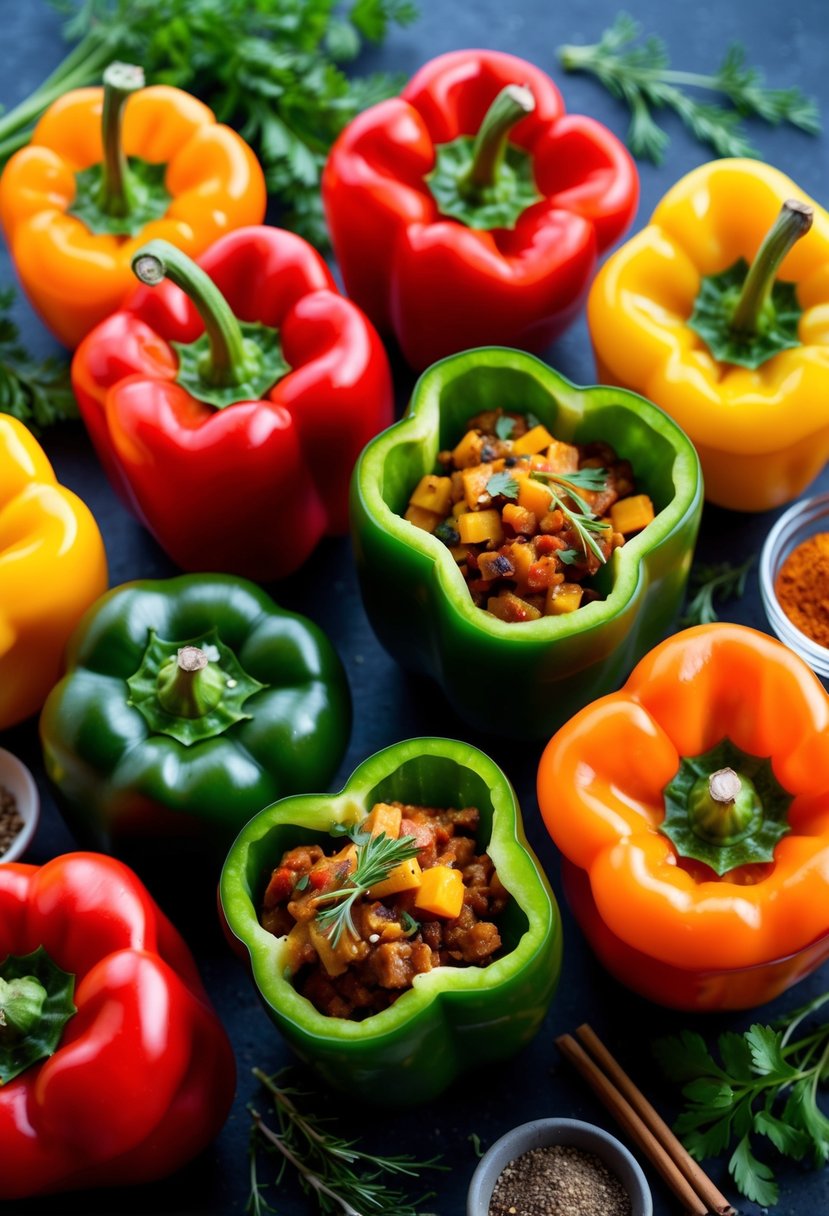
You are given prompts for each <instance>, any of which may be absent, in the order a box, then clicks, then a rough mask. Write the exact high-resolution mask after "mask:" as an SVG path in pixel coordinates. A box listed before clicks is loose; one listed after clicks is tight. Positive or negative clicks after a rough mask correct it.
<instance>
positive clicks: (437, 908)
mask: <svg viewBox="0 0 829 1216" xmlns="http://www.w3.org/2000/svg"><path fill="white" fill-rule="evenodd" d="M462 907H463V875H462V874H461V872H460V870H453V869H452V867H451V866H432V867H431V869H429V870H424V871H423V877H422V879H421V881H420V888H419V890H418V892H417V895H416V896H415V908H416V909H417V910H418V911H419V912H430V913H431V914H432V916H445V917H446V918H447V920H454V919H455V917H456V916H460V914H461V908H462Z"/></svg>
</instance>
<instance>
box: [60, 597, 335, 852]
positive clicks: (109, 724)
mask: <svg viewBox="0 0 829 1216" xmlns="http://www.w3.org/2000/svg"><path fill="white" fill-rule="evenodd" d="M67 668H68V670H67V674H66V676H65V677H64V678H63V679H62V680H61V681H60V683H59V684H58V685H57V686H56V687H55V688H54V689H53V690H52V692H51V694H50V696H49V698H48V700H47V702H46V705H45V706H44V709H43V714H42V716H41V720H40V732H41V740H42V744H43V753H44V759H45V764H46V771H47V774H48V776H49V777H50V779H51V780H52V781H53V782H54V784H55V786H56V789H57V794H58V801H59V804H60V806H61V809H62V810H63V811H64V813H65V815H66V818H67V820H68V822H69V825H70V827H71V828H72V830H73V831H74V833H75V835H76V836H77V838H78V839H79V840H81V841H83V842H84V844H85V845H88V846H90V847H95V848H97V849H101V850H104V851H108V852H115V853H119V852H121V851H123V850H124V849H126V850H127V851H128V852H129V851H131V850H132V849H133V848H134V847H136V846H139V845H140V843H141V842H142V841H145V842H150V843H152V842H153V841H155V842H156V846H155V847H157V841H158V839H159V838H161V839H169V840H172V839H174V838H177V837H178V838H183V839H184V840H185V841H189V840H191V839H197V838H204V839H206V840H207V841H208V842H209V844H210V845H214V846H218V847H220V848H221V850H222V852H224V850H225V849H226V848H227V847H228V845H229V844H230V842H231V841H232V840H233V838H234V836H235V835H236V833H237V832H238V831H239V829H240V828H241V827H242V826H243V825H244V824H245V823H247V821H248V819H250V817H251V815H253V814H254V813H255V812H256V811H258V810H260V809H261V808H262V807H263V806H266V805H267V804H268V803H269V802H272V801H273V799H274V798H280V797H282V796H284V795H285V794H289V793H296V792H297V791H299V790H307V789H309V788H313V787H314V786H316V785H317V783H318V782H319V781H321V780H327V779H329V778H330V777H331V775H332V774H333V773H334V771H335V770H336V768H337V765H338V764H339V762H340V760H341V759H342V756H343V753H344V751H345V748H346V745H347V742H348V737H349V732H350V725H351V705H350V697H349V692H348V685H347V682H346V678H345V673H344V671H343V668H342V665H341V663H340V660H339V658H338V656H337V654H336V652H335V651H334V648H333V647H332V645H331V643H330V642H329V641H328V639H327V638H326V637H325V635H324V634H323V633H322V632H321V631H320V630H319V629H318V628H317V627H316V625H314V624H312V622H311V621H308V620H306V619H305V618H304V617H301V616H297V615H295V614H294V613H291V612H286V611H284V610H283V609H281V608H279V607H277V605H276V604H275V603H274V602H273V600H272V599H271V598H270V597H269V596H268V595H266V594H265V592H264V591H261V590H260V589H259V588H258V587H257V586H255V585H254V584H253V583H249V582H246V581H244V580H243V579H238V578H234V577H232V576H229V575H217V574H210V575H184V576H181V577H179V578H171V579H160V580H156V581H151V580H146V581H139V582H133V583H126V584H124V585H123V586H121V587H116V588H115V589H114V590H112V591H109V592H108V593H107V594H106V595H104V596H103V597H102V598H101V599H99V600H98V601H97V603H96V604H94V605H93V606H92V608H91V609H90V610H89V611H88V612H87V614H86V616H85V617H84V618H83V620H82V621H81V624H80V625H79V626H78V629H77V630H76V631H75V633H74V635H73V637H72V639H71V640H70V643H69V649H68V655H67Z"/></svg>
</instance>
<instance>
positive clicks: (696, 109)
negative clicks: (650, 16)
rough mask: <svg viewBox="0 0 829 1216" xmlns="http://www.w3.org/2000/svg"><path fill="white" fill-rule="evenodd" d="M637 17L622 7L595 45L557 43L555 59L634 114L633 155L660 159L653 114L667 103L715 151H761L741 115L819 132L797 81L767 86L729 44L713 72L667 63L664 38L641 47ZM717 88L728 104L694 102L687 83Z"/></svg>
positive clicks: (661, 135)
mask: <svg viewBox="0 0 829 1216" xmlns="http://www.w3.org/2000/svg"><path fill="white" fill-rule="evenodd" d="M641 33H642V27H641V26H640V24H639V22H638V21H634V19H633V18H632V17H631V16H629V15H628V14H627V13H620V14H619V15H618V17H617V18H616V20H615V21H614V23H613V25H612V26H611V27H610V28H609V29H607V30H605V32H604V33H603V34H602V36H601V39H600V41H599V42H597V43H595V44H593V45H592V46H560V47H559V48H558V57H559V60H560V61H561V64H562V66H563V67H564V68H565V70H566V71H568V72H589V73H591V74H592V75H594V76H595V77H596V78H597V80H598V81H599V82H600V83H601V84H602V85H604V87H605V88H606V89H607V90H608V92H609V93H612V94H613V96H614V97H618V98H619V99H620V101H623V102H624V103H625V104H626V105H627V106H628V108H629V109H630V112H631V120H630V126H629V128H628V134H627V141H628V145H629V147H630V150H631V151H632V152H633V154H634V156H641V157H644V158H646V159H648V160H652V161H654V162H655V163H656V164H661V162H662V160H663V157H664V154H665V149H666V148H667V146H668V144H669V142H670V140H669V138H668V135H667V134H666V133H665V131H663V129H662V128H661V127H660V126H659V124H658V122H657V121H656V119H655V118H654V116H653V111H654V110H660V109H669V110H673V111H674V112H675V113H676V114H678V115H679V117H680V119H681V120H682V122H683V123H684V124H685V126H686V127H687V128H688V129H689V130H690V131H691V133H692V134H693V135H694V136H695V138H696V139H698V140H699V141H700V143H703V144H708V145H709V146H710V147H711V148H713V149H714V151H715V152H716V153H717V155H718V156H759V153H758V152H757V151H756V149H755V148H754V147H752V145H751V143H750V142H749V140H748V138H747V137H746V134H745V131H744V129H743V119H744V118H746V117H749V116H752V115H753V116H754V117H756V118H761V119H763V120H764V121H765V122H768V123H771V124H772V125H774V126H777V125H778V124H780V123H788V124H789V125H790V126H793V127H799V128H800V130H802V131H806V132H807V133H808V134H809V135H817V134H818V133H819V131H820V115H819V112H818V108H817V105H816V103H815V101H814V100H813V99H812V98H811V97H806V96H804V94H803V93H802V92H801V91H800V89H798V88H796V87H792V88H787V89H772V88H769V87H768V86H767V85H766V84H765V82H764V79H763V75H762V73H761V72H760V71H759V70H758V69H757V68H752V67H749V66H748V65H747V64H746V59H745V51H744V50H743V48H742V47H741V46H740V45H739V44H738V43H732V45H731V46H729V47H728V48H727V50H726V53H725V57H724V59H723V61H722V63H721V64H720V66H719V68H718V69H717V71H716V72H715V73H714V75H713V76H709V75H705V74H703V73H699V72H680V71H674V70H672V69H671V68H670V60H669V58H668V52H667V49H666V46H665V43H664V42H663V40H662V39H661V38H658V37H656V36H651V37H649V38H646V39H645V40H644V42H642V43H641V44H640V45H638V46H633V45H631V44H633V43H635V42H636V41H637V39H638V38H639V37H640V35H641ZM689 87H690V88H694V89H700V90H704V91H708V92H714V93H719V94H720V95H721V96H722V97H724V98H725V99H726V100H727V101H729V102H730V103H731V105H730V107H728V106H723V105H718V104H711V103H709V102H702V101H699V100H698V98H696V97H694V96H692V95H689V94H688V93H687V92H685V89H686V88H689Z"/></svg>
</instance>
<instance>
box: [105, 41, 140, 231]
mask: <svg viewBox="0 0 829 1216" xmlns="http://www.w3.org/2000/svg"><path fill="white" fill-rule="evenodd" d="M143 88H144V71H143V69H142V68H140V67H137V66H136V65H135V64H132V63H111V64H110V65H109V67H108V68H106V70H105V71H104V112H103V116H102V118H101V127H102V132H101V133H102V137H103V145H104V163H103V179H102V182H101V197H100V200H99V201H100V207H101V210H102V211H103V212H104V213H105V214H106V215H111V216H116V217H117V218H118V219H123V218H124V217H125V216H127V215H129V213H130V210H131V208H132V186H131V182H130V177H131V174H130V169H129V165H128V164H127V157H126V155H125V153H124V149H123V147H122V144H121V130H122V128H123V125H124V106H125V105H126V102H127V98H128V97H130V96H131V94H133V93H136V92H137V91H138V90H139V89H143Z"/></svg>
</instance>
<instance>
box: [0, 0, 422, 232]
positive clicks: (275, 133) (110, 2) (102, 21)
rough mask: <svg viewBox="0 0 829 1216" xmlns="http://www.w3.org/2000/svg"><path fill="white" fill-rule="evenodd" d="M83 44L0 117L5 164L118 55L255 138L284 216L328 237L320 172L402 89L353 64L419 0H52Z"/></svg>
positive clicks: (71, 35)
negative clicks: (353, 126) (352, 130)
mask: <svg viewBox="0 0 829 1216" xmlns="http://www.w3.org/2000/svg"><path fill="white" fill-rule="evenodd" d="M52 2H53V3H54V4H55V6H56V7H57V8H59V9H60V10H61V11H62V12H65V13H67V14H68V16H67V20H66V23H65V25H64V33H65V36H66V38H67V39H68V40H69V41H70V42H73V43H75V46H74V47H73V49H72V50H71V51H70V52H69V54H68V55H67V56H66V58H65V59H64V60H63V62H62V63H61V64H60V65H59V66H58V67H57V68H56V69H55V71H54V72H53V73H52V74H51V76H49V77H48V79H47V80H45V81H43V83H42V84H41V85H40V86H39V88H37V89H36V90H35V92H34V93H33V94H32V95H31V96H30V97H28V98H27V99H26V100H25V101H23V102H21V103H20V105H18V106H16V107H15V108H14V109H12V110H9V111H8V112H7V113H6V114H4V115H3V116H2V117H0V164H3V163H4V162H5V161H6V160H7V159H8V157H9V156H11V154H12V153H13V152H15V151H16V150H17V149H18V148H20V147H22V146H23V145H24V144H26V143H28V141H29V138H30V137H31V133H32V125H33V123H34V122H36V121H37V119H38V118H39V117H40V115H41V114H42V113H43V111H44V109H45V108H46V107H47V106H48V105H50V104H51V103H52V102H53V101H54V100H55V99H56V98H57V97H60V96H61V94H63V93H64V92H66V91H67V90H69V89H76V88H80V87H82V86H84V85H94V84H99V83H100V79H101V73H102V72H103V70H104V68H105V67H106V66H107V64H108V63H110V62H112V61H113V60H115V59H121V60H124V61H126V62H130V63H140V64H141V65H142V67H143V68H144V70H145V72H146V76H147V80H148V81H149V82H150V83H152V84H172V85H176V86H177V87H179V88H182V89H187V90H188V91H190V92H193V93H196V94H197V95H198V96H199V97H201V98H202V99H203V100H204V101H205V102H207V104H208V105H209V106H211V107H212V109H213V110H214V111H215V112H216V115H217V117H218V119H219V121H220V122H225V123H229V124H230V125H231V126H233V127H235V128H236V129H237V130H238V131H239V132H240V133H241V134H242V136H243V138H244V139H246V140H247V141H248V142H249V143H250V144H252V145H253V147H254V149H255V151H256V153H257V155H258V156H259V159H260V160H261V162H262V165H263V167H264V170H265V174H266V177H267V182H268V192H269V194H271V195H272V196H275V197H276V199H277V200H278V202H279V204H280V207H281V208H282V215H281V222H282V223H283V224H285V225H287V226H288V227H291V228H293V229H294V230H295V231H296V232H299V233H301V235H302V236H305V237H307V238H308V239H309V240H311V241H313V243H314V244H316V245H320V246H322V245H324V244H325V243H326V241H327V233H326V229H325V222H324V219H323V215H322V204H321V201H320V190H319V185H320V174H321V172H322V167H323V165H324V163H325V159H326V156H327V154H328V150H329V148H330V147H331V144H332V143H333V142H334V140H335V139H336V137H337V135H339V133H340V131H341V130H342V129H343V127H344V126H345V125H346V123H348V122H349V121H350V120H351V119H352V118H353V117H354V116H355V115H356V114H359V113H360V111H361V110H364V109H366V108H367V107H368V106H371V105H374V104H375V102H378V101H382V100H383V99H384V98H385V97H388V96H391V95H392V94H394V93H397V92H399V91H400V87H401V84H402V80H401V78H398V77H395V76H389V75H386V74H379V73H378V74H372V75H369V76H348V75H346V73H345V72H344V71H343V65H345V64H347V63H349V62H350V61H352V60H353V59H354V58H355V57H356V56H357V55H358V54H359V53H360V51H361V50H362V48H363V47H364V45H365V44H366V43H367V42H368V43H379V42H382V40H383V39H384V38H385V36H386V34H387V32H388V29H389V26H390V25H391V24H392V23H397V24H400V25H406V24H409V23H410V22H411V21H413V20H414V19H415V17H416V16H417V9H416V7H415V5H414V4H413V3H411V0H353V2H352V3H351V4H350V6H348V7H343V6H342V5H341V4H340V3H338V0H256V3H251V0H82V2H80V3H77V2H75V0H70V2H68V0H52Z"/></svg>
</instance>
